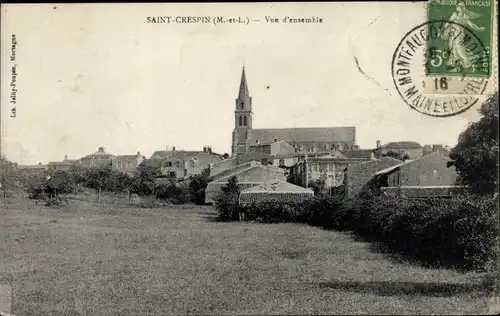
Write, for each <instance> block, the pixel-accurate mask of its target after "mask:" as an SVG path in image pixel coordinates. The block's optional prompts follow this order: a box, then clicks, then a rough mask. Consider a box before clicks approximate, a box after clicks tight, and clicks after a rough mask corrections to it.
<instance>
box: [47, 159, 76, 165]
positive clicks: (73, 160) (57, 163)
mask: <svg viewBox="0 0 500 316" xmlns="http://www.w3.org/2000/svg"><path fill="white" fill-rule="evenodd" d="M79 161H80V160H79V159H65V160H63V161H50V162H49V163H48V164H47V165H48V166H72V165H74V164H76V163H78V162H79Z"/></svg>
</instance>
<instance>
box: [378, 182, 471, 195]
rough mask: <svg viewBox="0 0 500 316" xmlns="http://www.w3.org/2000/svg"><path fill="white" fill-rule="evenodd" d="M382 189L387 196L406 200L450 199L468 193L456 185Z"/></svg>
mask: <svg viewBox="0 0 500 316" xmlns="http://www.w3.org/2000/svg"><path fill="white" fill-rule="evenodd" d="M380 189H381V191H382V192H384V193H385V194H386V195H389V196H401V197H405V198H430V197H434V198H438V197H450V196H453V195H457V194H462V193H465V192H467V188H466V187H463V186H454V185H436V186H401V187H382V188H380Z"/></svg>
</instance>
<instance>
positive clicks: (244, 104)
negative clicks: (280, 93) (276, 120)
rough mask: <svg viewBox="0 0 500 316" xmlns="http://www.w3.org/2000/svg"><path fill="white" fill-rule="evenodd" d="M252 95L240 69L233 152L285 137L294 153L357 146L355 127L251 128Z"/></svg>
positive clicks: (246, 150) (354, 147)
mask: <svg viewBox="0 0 500 316" xmlns="http://www.w3.org/2000/svg"><path fill="white" fill-rule="evenodd" d="M252 115H253V112H252V97H251V96H250V93H249V89H248V83H247V79H246V75H245V67H243V70H242V73H241V81H240V89H239V92H238V97H237V98H236V109H235V110H234V122H235V125H234V130H233V143H232V150H231V151H232V156H233V157H237V156H239V155H244V154H248V153H249V152H252V151H253V148H256V147H259V146H255V145H259V144H260V145H266V144H271V143H274V142H280V141H284V142H286V143H288V144H289V145H291V146H293V147H294V148H295V152H296V153H331V152H334V151H336V150H342V151H345V150H352V149H357V146H356V128H355V127H312V128H310V127H306V128H265V129H253V127H252V125H253V119H252Z"/></svg>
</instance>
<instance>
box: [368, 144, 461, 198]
mask: <svg viewBox="0 0 500 316" xmlns="http://www.w3.org/2000/svg"><path fill="white" fill-rule="evenodd" d="M448 162H450V159H449V157H447V156H446V155H443V154H442V153H440V152H439V151H436V152H433V153H431V154H429V155H426V156H423V157H421V158H419V159H416V160H412V161H408V162H404V163H401V164H397V165H395V166H392V167H389V168H386V169H383V170H381V171H379V172H377V173H376V174H375V182H376V183H377V185H378V186H379V187H380V188H381V191H383V192H385V193H386V194H399V195H403V196H408V197H429V196H434V197H435V196H448V195H450V194H454V193H456V192H457V190H458V191H460V190H461V189H463V188H462V187H461V186H457V185H456V181H457V178H458V174H457V172H456V170H455V167H454V166H449V165H448Z"/></svg>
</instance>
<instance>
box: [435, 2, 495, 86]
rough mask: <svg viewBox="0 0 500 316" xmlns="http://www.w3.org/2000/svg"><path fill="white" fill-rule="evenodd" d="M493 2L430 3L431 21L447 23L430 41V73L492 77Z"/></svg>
mask: <svg viewBox="0 0 500 316" xmlns="http://www.w3.org/2000/svg"><path fill="white" fill-rule="evenodd" d="M493 3H494V2H493V1H489V0H478V1H475V0H458V1H457V0H431V1H429V3H428V5H427V19H428V20H429V21H445V22H444V23H442V24H441V25H439V26H440V27H439V28H438V29H432V28H433V27H435V25H433V24H429V30H428V32H432V31H435V32H437V34H436V35H437V36H432V37H430V38H429V40H428V41H427V50H428V53H429V56H428V58H427V60H426V66H427V74H428V75H437V76H459V77H461V76H474V77H486V78H488V77H489V76H490V74H491V45H492V40H493V38H492V32H493V18H492V15H493Z"/></svg>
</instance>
